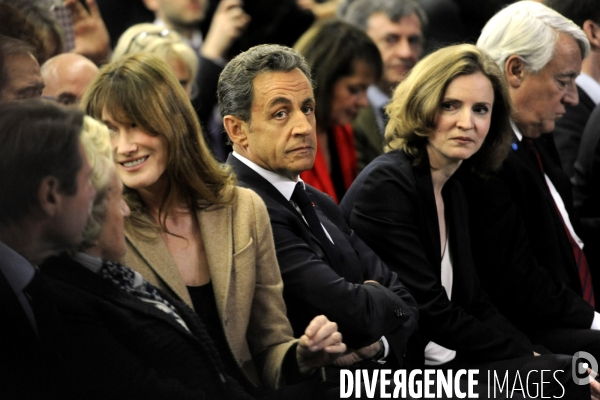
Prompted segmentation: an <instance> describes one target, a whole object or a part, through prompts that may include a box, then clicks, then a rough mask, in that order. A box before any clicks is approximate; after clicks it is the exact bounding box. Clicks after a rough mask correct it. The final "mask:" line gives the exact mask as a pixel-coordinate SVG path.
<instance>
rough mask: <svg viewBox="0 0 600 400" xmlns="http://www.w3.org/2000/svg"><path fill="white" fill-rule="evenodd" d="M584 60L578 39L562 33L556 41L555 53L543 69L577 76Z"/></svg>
mask: <svg viewBox="0 0 600 400" xmlns="http://www.w3.org/2000/svg"><path fill="white" fill-rule="evenodd" d="M582 61H583V60H582V58H581V49H580V48H579V45H578V44H577V41H576V40H575V39H574V38H573V37H571V36H569V35H567V34H564V33H561V34H560V36H559V38H558V40H557V41H556V47H555V49H554V54H553V55H552V58H551V59H550V61H549V62H548V63H547V64H546V65H545V66H544V68H543V69H549V70H551V72H552V73H554V74H556V75H560V76H563V77H569V78H571V77H572V78H575V77H576V76H577V75H579V73H580V72H581V63H582ZM543 69H542V70H543Z"/></svg>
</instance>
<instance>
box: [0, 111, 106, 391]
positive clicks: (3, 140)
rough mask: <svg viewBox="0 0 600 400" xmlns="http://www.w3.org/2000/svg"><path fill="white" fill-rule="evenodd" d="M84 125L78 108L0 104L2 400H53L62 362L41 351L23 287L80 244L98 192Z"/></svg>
mask: <svg viewBox="0 0 600 400" xmlns="http://www.w3.org/2000/svg"><path fill="white" fill-rule="evenodd" d="M82 123H83V114H82V113H81V112H80V111H77V110H69V111H67V110H64V109H61V108H60V107H59V106H57V105H51V104H43V103H41V102H38V101H34V100H24V101H23V102H12V103H9V102H5V103H2V104H0V174H2V179H1V180H0V193H2V196H0V317H1V318H2V320H3V328H2V329H1V330H0V371H2V374H0V391H1V393H2V395H1V397H2V398H3V399H4V398H9V399H13V398H15V399H23V398H27V399H28V398H40V399H42V398H50V399H52V398H56V397H55V395H56V393H54V394H53V392H52V390H51V388H52V383H53V382H52V378H51V377H52V371H53V369H54V368H55V367H56V365H57V363H58V362H59V359H58V358H57V357H53V358H49V357H50V356H51V355H49V354H46V352H45V351H42V350H41V348H40V342H39V339H38V329H37V327H38V323H37V322H40V321H36V320H35V318H34V314H33V310H32V304H31V301H32V300H31V298H30V297H29V294H28V290H29V289H30V288H31V287H32V286H34V285H38V284H39V282H38V281H39V280H40V279H41V278H40V276H39V274H38V273H37V268H36V267H35V266H36V265H37V264H38V263H40V262H41V261H42V260H44V259H45V258H46V257H48V256H50V255H52V254H53V253H56V252H58V251H60V250H63V249H65V248H67V247H69V246H73V245H75V244H77V243H79V242H80V241H81V240H82V231H83V228H84V226H85V223H86V221H87V216H88V211H89V207H90V202H91V200H92V199H93V197H94V195H95V192H94V189H93V188H92V186H91V184H90V171H91V169H90V165H89V164H88V162H87V159H86V157H85V153H84V152H83V148H82V145H81V143H80V139H79V137H80V133H81V127H82ZM33 301H35V299H33ZM42 306H43V305H42ZM45 317H47V318H52V317H51V315H49V313H46V315H45ZM57 323H58V322H57Z"/></svg>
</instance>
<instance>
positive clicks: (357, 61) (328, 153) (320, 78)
mask: <svg viewBox="0 0 600 400" xmlns="http://www.w3.org/2000/svg"><path fill="white" fill-rule="evenodd" d="M294 48H295V49H296V50H298V52H299V53H300V54H302V55H303V56H304V57H305V58H306V60H307V62H308V64H309V65H310V68H311V73H312V77H313V79H314V81H315V91H314V95H315V100H316V107H317V108H316V110H315V116H316V119H317V153H316V157H315V164H314V166H313V167H312V168H311V169H309V170H308V171H304V172H302V173H301V174H300V177H301V178H302V180H304V181H305V182H306V183H308V184H309V185H311V186H313V187H315V188H316V189H319V190H320V191H322V192H325V193H327V194H328V195H330V196H331V197H332V198H333V199H334V201H335V202H336V203H339V201H340V200H341V199H342V197H343V196H344V194H345V193H346V190H347V189H348V188H349V187H350V185H351V184H352V182H353V181H354V178H356V175H357V174H358V163H357V155H356V145H355V140H354V129H353V127H352V125H351V124H352V122H354V119H355V118H356V116H357V115H358V113H359V111H360V110H361V109H362V108H365V107H367V106H368V105H369V101H368V99H367V88H368V87H369V86H370V85H372V84H374V83H375V82H377V81H379V78H380V77H381V72H382V63H381V56H380V54H379V51H378V50H377V46H375V44H374V43H373V42H372V41H371V39H369V37H368V36H367V35H366V34H365V33H364V32H363V31H362V30H360V29H359V28H356V27H354V26H353V25H350V24H348V23H346V22H343V21H340V20H329V21H326V22H324V23H320V24H317V25H316V26H315V27H313V28H311V29H310V30H309V31H308V32H306V33H305V34H304V35H303V36H302V37H301V38H300V39H299V40H298V42H297V43H296V45H295V46H294Z"/></svg>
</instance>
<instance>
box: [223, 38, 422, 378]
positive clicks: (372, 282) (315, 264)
mask: <svg viewBox="0 0 600 400" xmlns="http://www.w3.org/2000/svg"><path fill="white" fill-rule="evenodd" d="M218 96H219V107H220V110H221V114H222V115H223V122H224V125H225V128H226V130H227V133H228V135H229V138H230V139H231V141H232V142H233V150H234V152H233V153H232V154H231V155H230V156H229V158H228V160H227V162H228V164H229V165H230V166H231V167H232V168H233V170H234V171H235V172H236V175H237V178H238V183H239V184H240V185H241V186H245V187H248V188H251V189H253V190H255V191H256V192H257V193H258V194H259V195H260V196H261V197H262V199H263V200H264V202H265V204H266V205H267V209H268V212H269V216H270V218H271V225H272V228H273V235H274V239H275V247H276V250H277V259H278V262H279V265H280V268H281V273H282V277H283V282H284V299H285V300H286V305H287V308H288V317H289V319H290V322H291V323H292V327H293V328H294V331H295V333H298V332H300V331H301V330H302V329H303V327H304V326H306V323H307V322H308V321H310V320H311V319H312V318H313V317H314V316H316V315H318V314H324V315H325V316H326V317H327V318H329V319H330V320H332V321H335V322H336V323H338V326H339V331H340V332H341V333H342V335H343V336H344V342H345V343H347V344H348V346H349V347H351V348H353V349H355V350H356V351H354V352H352V353H350V354H348V355H347V356H344V357H342V359H341V361H339V362H338V364H340V365H343V364H348V365H349V364H352V363H354V362H357V361H360V360H363V359H372V360H375V361H380V360H382V359H384V358H385V359H386V360H387V361H390V363H388V364H387V366H386V368H390V367H399V366H400V365H401V364H402V361H403V356H404V352H405V351H406V342H407V340H408V338H409V336H410V335H411V334H412V333H413V332H414V331H415V329H416V325H417V322H416V319H417V311H416V309H415V302H414V300H413V299H412V297H411V296H410V294H409V293H408V292H407V290H406V288H405V287H404V286H403V285H402V284H401V283H400V282H399V281H398V277H397V276H396V274H395V273H392V272H391V271H390V270H389V269H388V268H387V267H386V266H385V265H384V264H383V263H382V262H381V260H380V259H379V257H377V255H375V253H373V251H372V250H371V249H370V248H369V247H367V245H366V244H365V243H364V242H363V241H362V240H360V239H359V238H358V237H357V236H356V235H355V234H354V233H353V232H352V230H350V229H349V228H348V226H347V225H346V223H345V222H344V219H343V217H342V214H341V212H340V211H339V209H338V208H337V205H336V204H335V203H334V202H333V201H332V200H331V199H330V198H329V197H328V196H326V195H325V194H323V193H321V192H319V191H318V190H316V189H314V188H312V187H310V186H308V185H305V184H304V182H302V181H301V180H300V179H299V174H300V173H301V172H302V171H305V170H308V169H310V168H312V166H313V163H314V159H315V152H316V143H317V141H316V130H315V116H314V107H315V104H314V103H315V100H314V96H313V88H312V82H311V78H310V68H309V67H308V65H307V64H306V61H305V60H304V59H303V58H302V56H300V54H298V53H297V52H296V51H294V50H292V49H289V48H286V47H282V46H277V45H264V46H257V47H254V48H252V49H250V50H248V51H247V52H245V53H242V54H240V55H239V56H237V57H236V58H234V59H233V60H232V61H231V62H230V63H229V64H228V65H227V66H226V67H225V69H224V70H223V73H222V74H221V77H220V79H219V86H218ZM386 356H387V357H386Z"/></svg>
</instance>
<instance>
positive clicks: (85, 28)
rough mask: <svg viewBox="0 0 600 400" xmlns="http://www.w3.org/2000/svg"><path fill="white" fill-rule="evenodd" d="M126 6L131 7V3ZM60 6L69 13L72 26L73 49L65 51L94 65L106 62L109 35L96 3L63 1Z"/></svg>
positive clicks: (107, 59) (108, 56) (109, 49)
mask: <svg viewBox="0 0 600 400" xmlns="http://www.w3.org/2000/svg"><path fill="white" fill-rule="evenodd" d="M126 4H127V5H128V6H130V7H131V2H127V3H126ZM62 6H63V7H65V8H67V9H68V10H69V11H70V13H71V22H72V24H73V43H72V46H73V48H69V49H65V51H70V52H72V53H76V54H81V55H82V56H84V57H86V58H88V59H90V60H91V61H93V62H94V63H95V64H96V65H102V64H104V63H106V62H108V61H109V59H110V53H111V45H110V35H109V33H108V29H106V25H105V24H104V20H103V19H102V15H100V9H99V8H98V5H97V4H96V1H95V0H85V2H84V1H82V0H64V1H63V2H62ZM54 7H55V8H56V7H58V6H56V5H55V6H54ZM109 15H110V14H109ZM110 17H111V18H112V17H114V15H110Z"/></svg>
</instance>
